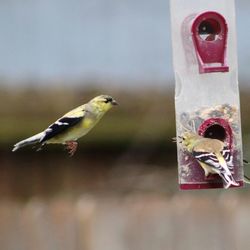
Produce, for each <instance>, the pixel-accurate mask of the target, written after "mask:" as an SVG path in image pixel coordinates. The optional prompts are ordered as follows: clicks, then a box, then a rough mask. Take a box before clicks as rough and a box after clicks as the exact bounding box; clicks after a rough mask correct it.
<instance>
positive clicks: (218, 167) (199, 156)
mask: <svg viewBox="0 0 250 250" xmlns="http://www.w3.org/2000/svg"><path fill="white" fill-rule="evenodd" d="M179 138H180V139H181V141H180V143H181V144H182V145H183V146H184V148H185V149H186V150H187V151H188V152H190V153H191V154H192V156H193V157H194V158H195V159H196V160H197V161H198V162H199V164H200V165H201V167H202V168H203V169H204V171H205V176H208V175H209V174H218V175H219V176H220V177H221V178H222V180H223V183H224V188H226V189H227V188H229V187H230V186H231V185H233V186H239V183H237V182H236V181H235V180H234V177H233V175H232V171H233V156H232V154H231V152H230V149H229V148H228V147H227V146H226V145H225V144H224V143H223V142H222V141H220V140H217V139H211V138H204V137H202V136H199V135H197V134H195V133H192V132H185V133H184V135H183V136H180V137H179Z"/></svg>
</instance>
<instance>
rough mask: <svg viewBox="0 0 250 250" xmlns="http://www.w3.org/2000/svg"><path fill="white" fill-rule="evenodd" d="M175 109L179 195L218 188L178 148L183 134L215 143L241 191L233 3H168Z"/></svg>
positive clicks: (203, 0)
mask: <svg viewBox="0 0 250 250" xmlns="http://www.w3.org/2000/svg"><path fill="white" fill-rule="evenodd" d="M170 2H171V31H172V48H173V61H174V72H175V83H176V84H175V108H176V132H177V151H178V152H177V153H178V170H179V171H178V172H179V184H180V188H181V189H204V188H222V187H223V183H222V179H221V178H220V177H219V176H218V175H216V174H212V175H210V176H208V177H206V176H205V174H204V171H203V169H202V168H201V167H200V166H199V163H198V162H197V161H196V160H195V159H194V158H193V157H192V156H191V155H190V154H189V153H188V152H186V151H185V150H184V149H183V147H182V146H181V145H180V143H178V136H179V137H181V136H182V135H183V133H185V132H186V131H192V132H194V133H197V134H199V135H201V136H203V137H208V138H214V139H219V140H221V141H223V142H224V143H225V145H226V146H227V147H228V148H229V149H230V151H231V154H232V156H233V176H234V178H235V180H236V181H237V182H238V183H239V186H242V185H243V167H242V166H243V162H242V161H243V159H242V138H241V120H240V101H239V90H238V79H237V78H238V66H237V51H236V29H235V6H234V0H220V1H217V0H209V1H207V0H200V1H197V0H171V1H170Z"/></svg>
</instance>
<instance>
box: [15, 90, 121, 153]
mask: <svg viewBox="0 0 250 250" xmlns="http://www.w3.org/2000/svg"><path fill="white" fill-rule="evenodd" d="M114 105H117V102H116V101H115V100H114V99H113V98H112V97H111V96H108V95H100V96H97V97H95V98H93V99H92V100H90V101H89V102H88V103H86V104H83V105H81V106H79V107H77V108H75V109H73V110H72V111H70V112H68V113H66V114H65V115H64V116H62V117H61V118H60V119H58V120H57V121H56V122H54V123H53V124H51V125H50V126H49V127H48V128H47V129H45V130H44V131H43V132H41V133H39V134H36V135H34V136H31V137H29V138H27V139H25V140H23V141H20V142H18V143H16V144H15V145H14V148H13V150H12V151H13V152H14V151H16V150H18V149H19V148H22V147H24V146H27V145H32V144H38V145H39V149H41V148H42V146H44V145H45V144H50V143H57V144H63V145H65V146H66V149H67V150H68V151H69V154H70V156H73V155H74V153H75V152H76V149H77V146H78V143H77V140H78V139H79V138H80V137H82V136H84V135H86V134H87V133H88V132H89V131H90V130H91V129H92V128H93V127H94V126H95V125H96V123H97V122H98V121H99V120H100V119H101V118H102V117H103V115H104V114H105V113H106V112H107V111H108V110H110V109H111V108H112V107H113V106H114ZM39 149H38V150H39Z"/></svg>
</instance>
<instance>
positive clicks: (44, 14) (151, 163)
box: [0, 0, 250, 250]
mask: <svg viewBox="0 0 250 250" xmlns="http://www.w3.org/2000/svg"><path fill="white" fill-rule="evenodd" d="M249 9H250V2H249V1H247V0H237V2H236V11H237V30H238V53H239V54H238V56H239V58H238V61H239V83H240V90H241V105H242V106H241V108H242V110H241V112H242V129H243V141H244V156H245V158H250V153H249V149H250V128H249V124H250V117H249V114H248V113H249V112H248V105H249V96H250V89H249V79H250V71H249V69H248V66H249V58H250V50H249V40H250V34H249V32H246V31H248V29H249V25H250V15H249ZM169 21H170V17H169V2H168V1H167V0H156V1H150V0H143V1H142V0H133V1H132V0H127V1H114V0H105V1H104V0H92V1H86V0H74V1H67V0H54V1H48V0H35V1H31V0H26V1H16V0H8V1H6V0H3V1H0V30H1V42H0V104H1V105H0V114H1V122H0V159H1V164H0V246H1V247H0V249H4V250H9V249H11V250H13V249H14V250H19V249H20V250H22V249H25V250H31V249H38V250H50V249H53V250H54V249H60V250H61V249H67V250H78V249H84V250H85V249H86V250H99V249H101V250H106V249H107V250H113V249H114V250H125V249H126V250H128V249H129V250H132V249H136V250H139V249H143V250H147V249H154V250H158V249H159V250H160V249H192V250H195V249H199V250H200V249H227V250H228V249H243V247H245V248H246V246H248V242H249V237H248V234H249V233H248V232H249V223H250V217H249V207H250V198H249V194H250V193H249V190H248V187H247V186H246V187H245V188H243V189H230V190H227V191H225V190H201V191H185V192H184V191H179V189H178V180H177V162H176V146H175V144H174V143H172V141H171V138H172V137H174V136H175V117H174V77H173V68H172V62H171V60H172V59H171V43H170V23H169ZM98 94H110V95H112V96H113V97H114V98H115V99H116V100H117V101H118V102H119V104H120V105H119V106H118V107H116V108H114V109H112V110H111V111H110V112H109V113H108V114H107V115H106V116H105V117H104V118H103V120H102V121H101V122H100V123H99V124H98V125H97V126H96V127H95V129H93V131H91V132H90V133H89V134H88V135H87V136H86V137H84V138H83V139H81V140H80V147H79V149H78V151H77V152H76V154H75V156H74V157H72V158H70V157H69V156H68V155H67V152H65V150H64V149H63V147H62V146H61V145H51V146H49V147H45V149H44V150H43V151H40V152H35V151H33V150H32V149H31V148H25V149H22V150H20V151H17V152H15V153H12V152H11V149H12V145H13V144H14V143H16V142H17V141H19V140H21V139H24V138H26V137H28V136H31V135H33V134H35V133H37V132H40V131H41V130H43V129H44V128H46V127H47V126H48V125H49V124H51V123H52V122H53V121H55V120H56V119H57V118H58V117H60V116H61V115H63V114H64V113H65V112H67V111H68V110H70V109H72V108H74V107H76V106H78V105H80V104H82V103H85V102H87V101H88V100H89V99H91V98H92V97H94V96H96V95H98ZM245 172H246V173H248V174H250V169H248V167H246V169H245Z"/></svg>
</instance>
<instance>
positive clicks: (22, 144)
mask: <svg viewBox="0 0 250 250" xmlns="http://www.w3.org/2000/svg"><path fill="white" fill-rule="evenodd" d="M43 136H44V132H41V133H39V134H36V135H33V136H31V137H29V138H27V139H25V140H22V141H20V142H18V143H16V144H15V145H14V147H13V149H12V152H15V151H16V150H18V149H19V148H22V147H25V146H27V145H33V144H36V143H39V142H40V141H41V139H42V138H43Z"/></svg>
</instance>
